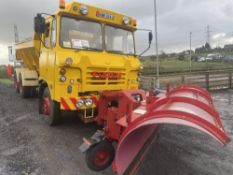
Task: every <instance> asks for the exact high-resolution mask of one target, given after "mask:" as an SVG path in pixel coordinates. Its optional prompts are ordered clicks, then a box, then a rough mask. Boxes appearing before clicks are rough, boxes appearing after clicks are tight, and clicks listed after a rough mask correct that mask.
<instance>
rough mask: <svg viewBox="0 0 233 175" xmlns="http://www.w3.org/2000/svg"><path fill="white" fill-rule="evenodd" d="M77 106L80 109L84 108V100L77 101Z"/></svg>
mask: <svg viewBox="0 0 233 175" xmlns="http://www.w3.org/2000/svg"><path fill="white" fill-rule="evenodd" d="M76 106H77V107H78V108H80V107H82V106H84V100H82V99H79V100H77V103H76Z"/></svg>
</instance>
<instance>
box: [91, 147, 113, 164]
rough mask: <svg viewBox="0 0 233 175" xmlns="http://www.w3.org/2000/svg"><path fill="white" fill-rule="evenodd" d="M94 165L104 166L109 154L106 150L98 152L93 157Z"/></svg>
mask: <svg viewBox="0 0 233 175" xmlns="http://www.w3.org/2000/svg"><path fill="white" fill-rule="evenodd" d="M93 159H94V163H95V164H96V165H98V166H103V165H105V164H106V163H107V162H108V161H109V159H110V153H109V152H108V151H106V150H98V151H97V152H96V153H95V155H94V157H93Z"/></svg>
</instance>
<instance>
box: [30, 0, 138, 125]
mask: <svg viewBox="0 0 233 175" xmlns="http://www.w3.org/2000/svg"><path fill="white" fill-rule="evenodd" d="M135 31H136V20H135V19H132V18H131V17H128V16H125V15H121V14H118V13H115V12H112V11H109V10H105V9H101V8H97V7H92V6H89V5H85V4H81V3H77V2H74V3H70V4H66V5H65V6H63V7H61V9H60V10H59V11H58V12H57V13H56V14H55V15H49V16H47V17H46V18H44V17H42V16H41V14H39V15H38V16H37V17H36V18H35V34H34V40H35V41H36V40H37V41H40V46H39V48H38V50H39V53H40V54H39V98H40V105H39V106H40V113H43V114H47V115H52V118H53V117H56V116H59V113H60V111H79V113H80V116H81V119H82V120H83V121H84V122H91V121H93V120H94V119H95V116H96V108H97V106H98V99H99V95H100V93H101V92H102V91H115V90H128V89H138V73H139V71H140V62H139V59H138V58H137V56H136V49H135V36H134V33H135ZM51 106H53V107H54V108H56V109H51ZM51 110H52V111H51ZM53 110H55V111H53ZM54 112H55V113H56V115H54V114H53V113H54ZM51 113H52V114H51ZM52 121H53V119H52ZM52 123H53V122H51V124H52Z"/></svg>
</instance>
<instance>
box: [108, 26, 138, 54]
mask: <svg viewBox="0 0 233 175" xmlns="http://www.w3.org/2000/svg"><path fill="white" fill-rule="evenodd" d="M105 43H106V50H107V51H109V52H116V53H121V54H135V51H134V39H133V33H132V32H131V31H127V30H124V29H120V28H115V27H112V26H106V27H105Z"/></svg>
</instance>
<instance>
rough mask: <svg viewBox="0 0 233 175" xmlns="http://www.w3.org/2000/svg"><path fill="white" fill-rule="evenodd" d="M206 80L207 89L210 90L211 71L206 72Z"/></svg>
mask: <svg viewBox="0 0 233 175" xmlns="http://www.w3.org/2000/svg"><path fill="white" fill-rule="evenodd" d="M205 81H206V89H207V90H210V74H209V72H206V74H205Z"/></svg>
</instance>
